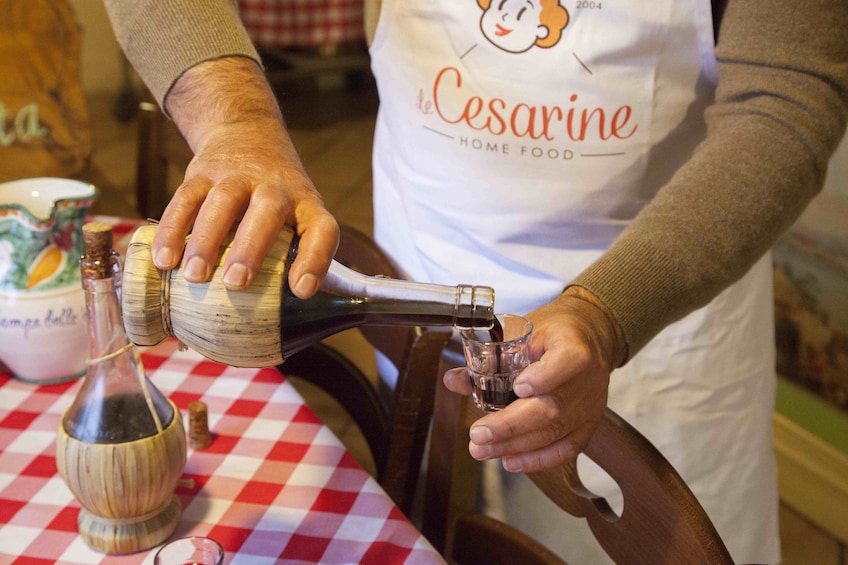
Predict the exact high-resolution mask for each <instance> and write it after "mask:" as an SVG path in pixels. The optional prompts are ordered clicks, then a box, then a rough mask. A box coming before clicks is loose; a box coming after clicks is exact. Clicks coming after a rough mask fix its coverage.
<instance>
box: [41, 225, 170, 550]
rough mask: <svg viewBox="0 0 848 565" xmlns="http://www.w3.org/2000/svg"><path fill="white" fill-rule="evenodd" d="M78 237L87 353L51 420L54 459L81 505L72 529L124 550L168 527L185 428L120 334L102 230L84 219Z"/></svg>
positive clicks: (150, 541) (95, 543) (162, 534)
mask: <svg viewBox="0 0 848 565" xmlns="http://www.w3.org/2000/svg"><path fill="white" fill-rule="evenodd" d="M83 239H84V240H85V255H84V256H83V257H82V259H81V260H80V271H81V273H82V286H83V289H84V291H85V300H86V310H87V313H88V328H89V334H90V346H89V347H90V358H89V360H88V369H87V372H86V375H85V379H84V381H83V384H82V387H81V388H80V390H79V392H78V393H77V396H76V398H75V399H74V402H73V403H72V404H71V406H70V408H68V410H67V411H66V412H65V414H64V416H63V418H62V423H61V425H60V427H59V433H58V437H57V443H56V465H57V467H58V470H59V474H60V475H61V476H62V478H63V479H64V481H65V483H66V484H67V485H68V488H69V489H70V490H71V492H72V493H73V494H74V496H75V497H76V498H77V500H78V501H79V502H80V504H81V505H82V509H81V510H80V513H79V518H78V526H79V533H80V536H81V537H82V539H83V540H84V541H85V542H86V544H88V545H89V546H90V547H92V548H94V549H96V550H99V551H103V552H105V553H113V554H125V553H134V552H137V551H142V550H145V549H149V548H151V547H153V546H155V545H157V544H159V543H161V542H163V541H164V540H165V539H167V538H168V537H169V536H170V535H171V534H172V533H173V532H174V530H175V529H176V527H177V524H178V522H179V519H180V515H181V513H182V508H181V505H180V501H179V499H178V498H177V497H176V496H175V494H174V489H175V488H176V485H177V481H178V480H179V478H180V475H182V472H183V467H184V466H185V461H186V434H185V429H184V428H183V423H182V418H181V416H180V413H179V410H178V409H177V407H176V406H175V405H174V404H173V403H172V402H171V401H170V400H169V399H167V398H166V397H165V396H164V395H163V394H162V393H161V392H160V391H159V390H158V389H157V388H156V387H155V386H154V385H153V383H151V382H150V381H149V380H148V379H147V377H146V376H145V374H144V369H143V367H142V365H141V359H140V357H139V355H138V352H137V350H136V349H135V346H134V345H133V344H132V342H131V341H130V340H129V338H128V337H127V334H126V332H125V331H124V327H123V322H122V316H121V304H120V298H119V297H120V286H121V264H120V257H119V256H118V254H117V253H116V252H115V251H113V250H112V227H111V226H110V225H109V224H105V223H102V222H92V223H88V224H85V225H84V226H83Z"/></svg>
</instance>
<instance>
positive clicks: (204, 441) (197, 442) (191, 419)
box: [188, 400, 212, 449]
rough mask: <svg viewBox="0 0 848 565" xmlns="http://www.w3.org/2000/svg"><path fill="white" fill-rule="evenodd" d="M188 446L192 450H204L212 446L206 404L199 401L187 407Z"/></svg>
mask: <svg viewBox="0 0 848 565" xmlns="http://www.w3.org/2000/svg"><path fill="white" fill-rule="evenodd" d="M188 444H189V447H191V448H192V449H206V448H207V447H209V446H210V445H211V444H212V434H211V433H209V413H208V410H207V408H206V403H205V402H202V401H200V400H195V401H193V402H190V403H189V405H188Z"/></svg>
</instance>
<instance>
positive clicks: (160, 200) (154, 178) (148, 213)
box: [136, 98, 193, 219]
mask: <svg viewBox="0 0 848 565" xmlns="http://www.w3.org/2000/svg"><path fill="white" fill-rule="evenodd" d="M192 156H193V154H192V152H191V148H190V147H189V146H188V143H186V141H185V139H183V136H182V134H181V133H180V130H178V129H177V126H176V125H175V124H174V123H173V122H172V121H171V120H169V119H168V118H167V116H165V114H164V113H163V112H162V110H160V109H159V106H157V105H156V103H155V102H153V101H152V100H150V99H149V98H148V99H147V100H145V101H143V102H141V103H140V104H139V113H138V153H137V157H138V158H137V165H138V167H137V169H136V210H137V211H138V214H139V215H140V216H141V217H142V218H153V219H158V218H159V217H161V216H162V212H164V211H165V206H166V205H167V204H168V201H169V200H170V198H171V196H170V194H171V193H170V190H169V189H170V188H171V187H170V184H171V183H169V181H168V178H169V177H168V173H169V170H170V168H171V167H174V168H176V169H177V170H179V171H185V168H186V167H187V166H188V164H189V162H190V161H191V158H192ZM178 185H179V183H174V187H173V188H176V186H178Z"/></svg>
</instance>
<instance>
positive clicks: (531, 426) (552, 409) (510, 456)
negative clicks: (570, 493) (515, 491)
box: [468, 396, 595, 473]
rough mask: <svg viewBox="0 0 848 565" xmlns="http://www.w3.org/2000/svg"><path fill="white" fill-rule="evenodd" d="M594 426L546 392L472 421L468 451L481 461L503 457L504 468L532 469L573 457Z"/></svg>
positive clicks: (581, 448)
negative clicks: (577, 418)
mask: <svg viewBox="0 0 848 565" xmlns="http://www.w3.org/2000/svg"><path fill="white" fill-rule="evenodd" d="M594 427H595V424H594V422H593V421H590V420H584V421H582V422H581V423H579V424H578V423H576V422H574V421H573V419H572V418H570V417H569V416H568V415H567V414H564V413H563V412H562V409H561V408H560V407H559V406H558V405H557V402H556V401H555V400H554V399H553V398H551V397H549V396H546V397H540V398H532V399H520V400H517V401H515V402H513V403H512V404H511V405H510V406H508V407H507V408H505V409H504V410H501V411H500V412H498V413H496V414H490V415H488V416H485V417H483V418H481V419H480V420H478V421H477V422H475V423H474V425H473V426H472V428H471V431H470V434H469V435H470V442H469V444H468V451H469V453H470V454H471V456H472V457H474V458H475V459H478V460H481V461H482V460H486V459H496V458H503V460H502V464H503V466H504V469H506V470H507V471H512V472H524V473H527V472H533V471H538V470H541V469H545V468H548V467H553V466H556V465H562V464H564V463H567V462H569V461H571V460H573V459H574V458H575V457H577V454H578V453H580V452H581V451H582V450H583V449H584V448H585V447H586V445H587V444H588V443H589V440H590V439H591V437H592V432H593V430H594ZM501 438H503V439H501Z"/></svg>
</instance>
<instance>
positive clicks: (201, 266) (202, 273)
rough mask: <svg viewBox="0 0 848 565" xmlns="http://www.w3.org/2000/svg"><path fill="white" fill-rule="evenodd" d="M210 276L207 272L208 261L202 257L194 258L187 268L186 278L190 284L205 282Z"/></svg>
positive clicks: (190, 260)
mask: <svg viewBox="0 0 848 565" xmlns="http://www.w3.org/2000/svg"><path fill="white" fill-rule="evenodd" d="M208 276H209V275H208V274H207V272H206V261H204V260H203V259H201V258H200V257H192V258H191V259H189V260H188V264H186V267H185V278H186V280H188V281H190V282H205V281H206V278H207V277H208Z"/></svg>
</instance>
